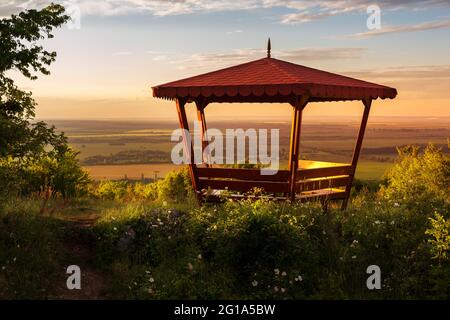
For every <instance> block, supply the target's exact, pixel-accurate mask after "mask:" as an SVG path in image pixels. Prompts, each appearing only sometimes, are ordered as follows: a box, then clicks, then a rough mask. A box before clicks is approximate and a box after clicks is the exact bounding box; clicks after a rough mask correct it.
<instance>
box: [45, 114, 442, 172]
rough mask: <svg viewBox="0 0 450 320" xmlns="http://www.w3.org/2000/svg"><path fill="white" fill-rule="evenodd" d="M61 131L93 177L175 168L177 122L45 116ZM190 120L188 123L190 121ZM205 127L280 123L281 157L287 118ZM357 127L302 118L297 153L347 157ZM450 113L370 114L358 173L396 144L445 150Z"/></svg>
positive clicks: (389, 155) (388, 157)
mask: <svg viewBox="0 0 450 320" xmlns="http://www.w3.org/2000/svg"><path fill="white" fill-rule="evenodd" d="M49 122H50V123H52V124H54V125H55V126H56V127H57V128H58V129H59V130H61V131H63V132H65V133H66V135H67V136H68V137H69V142H70V144H71V145H72V146H73V147H74V148H75V149H76V150H79V151H80V153H79V159H80V160H81V162H82V164H83V165H84V166H85V167H86V169H87V170H88V171H89V172H90V173H91V176H92V177H93V178H94V179H95V180H102V179H122V178H124V177H126V178H128V179H141V177H142V175H144V178H150V179H152V178H154V176H155V171H157V172H156V174H157V177H158V178H162V177H164V175H165V174H166V173H167V172H168V171H170V170H172V169H174V168H176V166H175V165H173V164H172V163H171V159H170V152H171V149H172V147H173V146H174V145H175V143H176V142H171V140H170V136H171V133H172V131H173V130H174V129H176V128H177V123H176V122H167V121H166V122H157V121H117V120H114V121H113V120H111V121H94V120H89V121H88V120H72V121H69V120H53V121H49ZM191 125H192V124H191ZM208 128H217V129H219V130H220V131H221V132H223V133H225V129H236V128H243V129H248V128H254V129H256V130H259V129H268V130H270V129H279V136H280V159H281V163H286V160H287V156H288V152H287V150H288V149H289V136H290V121H289V120H286V121H277V122H264V121H257V122H255V123H249V122H245V121H210V122H209V123H208ZM358 128H359V122H358V119H352V118H342V119H331V120H330V119H328V120H326V121H324V120H323V119H321V120H318V119H312V120H310V121H307V122H305V123H304V124H303V127H302V137H301V139H302V141H301V147H300V154H301V157H302V158H303V159H311V160H323V161H334V162H347V163H348V162H349V161H350V159H351V155H352V151H353V146H354V143H355V139H356V135H357V132H358ZM449 128H450V119H446V118H443V119H418V118H410V119H408V118H406V119H405V118H402V119H377V118H374V119H371V120H370V121H369V124H368V127H367V130H366V135H365V139H364V143H363V149H362V151H361V156H360V161H359V164H358V169H357V178H360V179H373V180H376V179H380V178H381V177H382V175H383V173H384V172H385V170H386V169H387V168H389V166H390V165H391V164H392V163H393V161H394V158H395V157H396V154H397V153H396V147H397V146H403V145H407V144H410V143H411V142H413V143H414V144H418V145H421V146H423V145H426V144H427V143H429V142H431V143H434V144H436V145H438V146H439V147H442V148H443V149H444V151H445V152H447V153H448V142H447V139H448V138H449V137H450V129H449Z"/></svg>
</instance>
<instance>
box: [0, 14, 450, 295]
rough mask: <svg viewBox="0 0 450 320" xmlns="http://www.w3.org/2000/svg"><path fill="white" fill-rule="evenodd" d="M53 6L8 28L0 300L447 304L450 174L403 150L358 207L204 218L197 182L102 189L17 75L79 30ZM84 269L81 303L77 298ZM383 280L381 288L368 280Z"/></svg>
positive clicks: (255, 206)
mask: <svg viewBox="0 0 450 320" xmlns="http://www.w3.org/2000/svg"><path fill="white" fill-rule="evenodd" d="M67 19H68V17H67V16H66V15H65V14H64V8H63V7H61V6H58V5H50V6H48V7H46V8H44V9H42V10H39V11H37V10H28V11H25V12H22V13H20V14H19V15H17V16H14V15H13V16H12V17H11V18H5V19H0V30H1V33H2V37H1V41H0V51H1V52H2V57H1V59H0V133H1V134H0V181H1V182H2V185H1V188H0V298H2V299H32V298H38V299H45V298H128V299H131V298H137V299H174V298H182V299H188V298H189V299H196V298H204V299H210V298H222V299H235V298H239V299H256V298H260V299H265V298H275V299H342V298H345V299H348V298H350V299H358V298H364V299H366V298H375V299H378V298H383V299H417V298H426V299H448V298H449V297H450V292H449V291H450V285H449V284H450V256H449V254H450V252H449V251H450V236H449V232H450V217H449V214H450V213H449V177H450V170H449V162H448V159H447V157H446V156H445V155H443V154H442V152H441V151H440V150H439V149H437V148H435V147H433V146H429V147H427V148H426V149H425V150H424V152H423V153H421V152H419V149H418V148H416V147H406V148H402V149H401V150H400V154H399V159H398V161H397V163H396V164H395V165H394V166H393V168H392V170H390V172H389V173H388V175H387V176H386V181H385V182H384V183H383V184H382V185H381V187H380V186H374V185H373V184H371V185H367V186H364V184H359V185H358V187H357V188H355V192H354V194H353V201H352V204H351V206H350V208H349V209H348V210H346V211H340V210H337V209H335V208H333V207H331V208H330V210H328V211H327V212H323V210H322V208H321V207H320V206H318V205H316V204H314V203H312V204H289V203H274V202H270V201H269V200H267V199H265V198H264V195H263V194H261V192H257V194H258V195H259V196H258V197H257V199H256V200H253V201H248V200H243V201H240V202H230V201H226V202H224V203H222V204H218V205H205V206H203V207H198V206H197V204H196V202H195V201H194V200H193V196H192V190H191V189H190V183H189V181H188V178H187V174H186V172H185V171H181V172H174V173H172V174H170V175H168V176H166V178H165V179H164V180H163V181H158V182H155V183H151V184H143V183H135V184H132V183H128V182H126V181H119V182H112V181H106V182H102V183H100V184H94V183H92V181H90V179H89V176H88V175H87V174H86V172H85V171H84V170H83V169H82V168H81V167H80V164H79V162H78V160H77V158H76V152H74V151H73V150H72V149H70V148H69V147H68V144H67V139H66V137H65V136H64V135H62V134H56V133H55V130H54V128H51V127H48V126H47V125H46V124H45V123H42V122H39V123H35V122H33V118H34V109H35V102H34V100H33V99H32V97H31V93H28V92H24V91H22V90H20V89H19V88H18V87H17V86H16V85H15V84H14V82H13V81H12V80H11V79H10V78H8V77H7V76H6V74H7V72H8V71H10V70H11V69H16V70H19V71H20V72H21V73H22V74H23V75H24V76H25V77H27V78H29V79H35V78H36V75H34V74H33V73H35V72H40V73H43V74H48V70H47V67H48V66H49V65H50V64H51V63H52V62H53V61H54V59H55V56H56V53H54V52H47V51H45V50H44V49H43V48H42V47H41V46H40V45H39V44H37V43H38V41H39V40H41V39H44V38H51V37H52V33H51V32H52V30H53V29H54V28H57V27H59V26H61V25H62V24H63V23H64V22H66V21H67ZM71 264H77V265H79V266H80V267H81V269H82V274H83V279H82V283H83V284H82V290H80V291H75V292H73V291H70V292H69V290H67V288H65V284H66V276H67V274H66V268H67V266H68V265H71ZM369 265H378V266H379V267H380V268H381V272H382V274H381V276H382V289H381V290H372V291H371V290H368V289H367V287H366V279H367V277H368V275H367V273H366V270H367V267H368V266H369Z"/></svg>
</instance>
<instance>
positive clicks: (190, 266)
mask: <svg viewBox="0 0 450 320" xmlns="http://www.w3.org/2000/svg"><path fill="white" fill-rule="evenodd" d="M188 270H189V271H192V270H194V266H193V265H192V263H190V262H189V263H188Z"/></svg>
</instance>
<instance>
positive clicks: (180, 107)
mask: <svg viewBox="0 0 450 320" xmlns="http://www.w3.org/2000/svg"><path fill="white" fill-rule="evenodd" d="M175 102H176V106H177V113H178V121H179V123H180V128H181V129H182V137H183V146H184V148H183V149H184V153H185V154H189V155H190V161H189V174H190V176H191V182H192V187H193V188H194V191H195V193H196V195H197V200H198V201H199V203H201V195H200V190H199V188H198V187H199V182H198V176H197V166H196V164H195V161H194V160H195V158H194V148H193V146H192V141H191V143H190V144H189V143H188V141H190V140H191V139H190V136H189V140H188V136H187V135H188V134H189V123H188V121H187V117H186V108H185V106H186V101H185V100H181V99H176V100H175ZM186 131H187V132H186Z"/></svg>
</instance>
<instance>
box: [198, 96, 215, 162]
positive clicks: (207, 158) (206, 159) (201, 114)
mask: <svg viewBox="0 0 450 320" xmlns="http://www.w3.org/2000/svg"><path fill="white" fill-rule="evenodd" d="M195 105H196V107H197V120H198V121H199V122H200V123H201V128H200V129H201V137H202V161H203V162H204V163H205V165H206V167H209V163H210V159H211V157H210V156H209V154H208V155H206V156H205V155H204V154H203V152H204V151H205V148H206V147H207V146H208V141H205V140H206V130H207V128H206V119H205V108H206V106H207V103H204V102H200V101H195Z"/></svg>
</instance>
